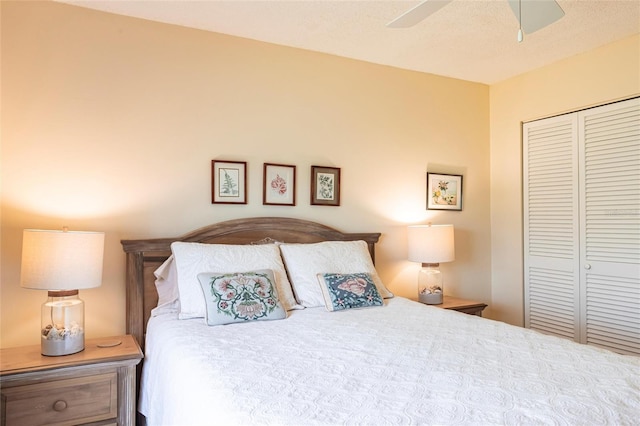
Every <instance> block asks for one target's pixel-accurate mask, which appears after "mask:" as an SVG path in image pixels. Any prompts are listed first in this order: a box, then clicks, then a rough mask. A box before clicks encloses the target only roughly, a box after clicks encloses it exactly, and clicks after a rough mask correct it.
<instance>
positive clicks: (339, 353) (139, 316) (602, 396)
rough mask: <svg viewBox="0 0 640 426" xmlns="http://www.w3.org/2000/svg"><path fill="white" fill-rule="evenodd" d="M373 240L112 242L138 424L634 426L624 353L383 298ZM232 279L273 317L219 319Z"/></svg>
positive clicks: (244, 226)
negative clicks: (132, 354) (141, 355)
mask: <svg viewBox="0 0 640 426" xmlns="http://www.w3.org/2000/svg"><path fill="white" fill-rule="evenodd" d="M379 237H380V234H379V233H343V232H340V231H338V230H336V229H332V228H329V227H326V226H324V225H321V224H318V223H314V222H309V221H305V220H299V219H289V218H252V219H239V220H232V221H227V222H221V223H218V224H214V225H211V226H209V227H206V228H202V229H199V230H197V231H194V232H192V233H189V234H187V235H184V236H182V237H178V238H164V239H150V240H126V241H122V244H123V248H124V251H125V252H126V256H127V331H128V333H130V334H133V335H134V336H135V337H136V339H137V340H138V342H140V343H141V345H143V346H144V352H145V360H144V363H143V366H142V371H141V378H140V391H139V393H140V397H139V407H138V409H139V411H140V413H141V414H142V415H143V416H144V418H145V419H146V423H147V424H150V425H198V424H202V425H210V424H225V425H227V424H229V425H231V424H239V425H249V424H251V425H259V424H273V425H327V424H330V425H334V424H376V425H377V424H425V425H427V424H438V425H448V424H474V425H477V424H496V425H497V424H514V425H515V424H518V425H520V424H560V425H562V424H566V425H576V424H598V425H602V424H612V425H626V424H628V425H631V424H638V422H639V420H638V419H639V413H640V359H638V358H637V357H633V356H625V355H620V354H616V353H613V352H609V351H607V350H604V349H599V348H595V347H591V346H586V345H580V344H577V343H574V342H571V341H568V340H564V339H560V338H557V337H554V336H547V335H543V334H540V333H537V332H535V331H532V330H527V329H523V328H520V327H515V326H511V325H508V324H504V323H501V322H498V321H492V320H489V319H485V318H480V317H477V316H472V315H466V314H463V313H459V312H456V311H449V310H444V309H440V308H437V307H434V306H427V305H422V304H420V303H417V302H414V301H411V300H408V299H405V298H402V297H397V296H395V297H394V296H393V295H392V294H391V293H390V292H389V291H388V289H386V287H385V286H384V283H382V282H381V280H380V278H379V276H377V273H376V271H375V267H374V266H373V262H374V260H375V244H376V243H377V241H378V239H379ZM185 253H186V254H185ZM229 253H231V254H229ZM237 253H242V254H241V255H239V256H240V257H234V256H236V254H237ZM246 253H251V255H247V254H246ZM256 253H257V254H258V255H259V256H263V255H264V257H265V258H266V257H270V256H272V254H273V253H279V254H280V257H279V259H280V260H281V263H282V265H280V263H278V259H275V260H273V259H272V260H273V262H275V263H273V262H272V263H268V262H267V264H266V266H268V268H264V266H265V264H264V262H263V261H262V257H260V259H256V257H255V256H254V254H256ZM363 253H365V254H366V256H367V259H366V260H364V259H363V256H364V254H363ZM252 256H253V257H252ZM276 257H277V256H276ZM225 262H227V264H226V265H227V266H224V265H225ZM367 262H368V263H367ZM246 263H248V265H249V266H251V268H249V266H247V265H246ZM254 263H255V266H254ZM240 264H242V267H241V266H238V267H237V268H235V269H236V270H230V269H234V268H232V267H230V266H228V265H240ZM167 265H173V266H172V268H171V269H169V267H168V266H167ZM194 265H195V266H194ZM327 265H331V266H327ZM280 266H284V268H285V272H284V273H285V276H286V279H287V280H288V284H289V285H290V286H291V289H289V290H287V289H286V288H283V287H282V282H281V281H279V280H280V278H281V277H280V275H279V274H281V273H282V272H281V271H280V269H279V268H280ZM247 268H249V269H251V271H249V269H247ZM210 269H226V270H210ZM239 269H243V270H242V271H240V270H239ZM245 269H246V270H245ZM169 271H172V272H171V273H170V272H169ZM198 271H199V272H200V273H198V274H196V272H198ZM318 271H321V273H318ZM363 271H364V272H363ZM267 272H269V274H270V275H265V274H267ZM229 273H231V274H236V273H238V274H239V275H237V276H239V277H240V278H237V276H236V275H233V277H232V278H229V277H228V275H229ZM247 274H249V275H247ZM251 274H254V275H251ZM193 275H197V276H198V278H197V279H196V278H195V277H194V276H193ZM247 277H249V278H247ZM256 277H257V278H256ZM279 277H280V278H279ZM263 278H264V280H263ZM251 279H253V280H254V281H251ZM163 280H164V281H166V282H164V281H163ZM181 280H182V281H181ZM220 280H221V281H220ZM234 280H236V281H234ZM241 280H245V281H241ZM246 280H249V281H246ZM305 280H309V281H308V282H307V281H305ZM176 281H177V284H176V283H175V282H176ZM311 281H313V285H312V286H311ZM167 282H172V283H173V284H172V285H171V290H168V289H167V287H166V286H167ZM238 282H251V283H254V284H255V283H261V285H259V286H257V287H255V288H259V289H260V291H263V290H264V289H265V288H267V289H270V290H273V291H274V292H275V293H274V294H276V293H277V295H278V298H279V300H280V301H281V303H279V308H278V309H276V307H269V308H273V310H272V311H269V312H271V313H273V312H279V313H278V315H276V316H273V317H270V318H269V317H260V318H257V317H256V318H253V319H254V320H243V319H242V318H241V319H237V318H235V317H234V319H233V321H232V320H231V319H229V318H230V317H229V315H228V313H227V312H222V311H224V310H225V309H226V308H225V309H221V308H220V306H227V303H226V302H227V301H226V300H222V298H223V297H226V296H225V294H226V293H224V291H229V289H230V288H235V287H233V286H230V284H229V283H238ZM214 283H223V285H222V286H221V287H220V288H223V289H224V291H223V292H222V293H220V294H219V293H216V292H215V291H214V288H218V287H215V286H214ZM264 283H267V284H265V285H262V284H264ZM338 283H339V285H338ZM198 284H199V286H198ZM271 284H273V285H271ZM358 286H360V287H358ZM175 287H177V289H176V288H175ZM196 288H197V290H198V291H197V292H191V293H190V291H191V290H194V289H196ZM337 288H341V289H343V290H340V291H343V292H342V293H336V291H337V290H336V289H337ZM181 290H182V291H181ZM209 290H210V291H209ZM365 290H366V291H365ZM159 293H160V294H159ZM231 293H233V292H231ZM231 293H230V294H231ZM352 293H353V294H357V295H359V296H360V298H359V299H358V300H355V299H354V300H355V301H351V299H348V298H347V297H346V296H345V297H343V296H344V295H345V294H349V295H351V294H352ZM221 294H222V296H221ZM265 294H266V293H265ZM183 296H184V298H183ZM231 296H234V297H236V299H233V300H241V299H240V298H239V296H238V294H231ZM231 296H230V297H231ZM267 296H268V294H267V295H266V296H265V298H264V299H263V300H265V301H266V300H273V298H269V297H267ZM365 296H366V297H365ZM176 298H177V299H178V300H176ZM203 298H204V301H203V300H202V299H203ZM214 299H215V300H214ZM248 299H250V297H249V296H247V297H245V299H243V300H244V302H246V301H247V300H248ZM356 299H357V298H356ZM229 300H231V299H229ZM212 301H215V303H213V302H212ZM198 303H200V305H198ZM220 303H224V305H221V304H220ZM234 303H235V302H234ZM238 303H240V302H238ZM265 303H266V302H265ZM203 306H204V308H203ZM237 306H239V305H237ZM254 306H255V305H254ZM264 306H267V304H265V305H264ZM203 309H204V311H203ZM261 309H262V308H261ZM265 309H266V308H265ZM283 311H284V315H282V312H283ZM203 312H204V313H203ZM221 312H222V313H221ZM237 312H241V313H243V312H244V313H246V312H245V311H242V310H240V309H238V310H237ZM237 312H236V311H234V315H236V314H237ZM255 312H256V311H255V310H251V311H249V313H250V314H251V315H257V314H255ZM259 312H261V314H263V313H264V312H266V310H262V311H259ZM224 315H227V316H226V317H225V316H224ZM270 315H271V314H270ZM221 317H222V320H220V318H221ZM225 318H227V319H225ZM245 319H246V318H245ZM219 321H222V323H220V322H219Z"/></svg>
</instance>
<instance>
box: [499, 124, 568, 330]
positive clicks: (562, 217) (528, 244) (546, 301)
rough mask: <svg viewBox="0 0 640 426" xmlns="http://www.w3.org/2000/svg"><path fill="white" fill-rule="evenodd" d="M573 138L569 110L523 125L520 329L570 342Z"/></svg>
mask: <svg viewBox="0 0 640 426" xmlns="http://www.w3.org/2000/svg"><path fill="white" fill-rule="evenodd" d="M576 140H577V117H576V115H575V114H571V115H563V116H558V117H553V118H549V119H545V120H539V121H534V122H530V123H526V124H524V126H523V169H524V170H523V171H524V173H523V186H524V187H523V194H524V200H523V201H524V206H523V208H524V268H525V270H524V284H525V297H524V298H525V327H528V328H532V329H535V330H538V331H541V332H544V333H548V334H554V335H557V336H561V337H566V338H570V339H573V340H578V339H579V337H580V333H579V329H578V324H579V315H580V309H579V287H578V282H579V273H580V270H579V246H578V244H579V241H578V232H579V221H578V211H579V208H578V185H577V184H576V182H577V180H578V170H577V163H578V152H577V151H578V150H577V144H576ZM504 196H508V195H507V194H504Z"/></svg>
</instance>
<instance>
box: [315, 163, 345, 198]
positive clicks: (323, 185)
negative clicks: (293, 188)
mask: <svg viewBox="0 0 640 426" xmlns="http://www.w3.org/2000/svg"><path fill="white" fill-rule="evenodd" d="M311 205H314V206H339V205H340V169H339V168H337V167H325V166H311Z"/></svg>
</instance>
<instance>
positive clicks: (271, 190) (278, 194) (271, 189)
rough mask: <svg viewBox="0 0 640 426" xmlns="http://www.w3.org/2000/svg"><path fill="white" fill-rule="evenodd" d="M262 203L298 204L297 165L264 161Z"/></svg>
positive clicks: (276, 204)
mask: <svg viewBox="0 0 640 426" xmlns="http://www.w3.org/2000/svg"><path fill="white" fill-rule="evenodd" d="M263 175H264V181H263V187H262V204H265V205H275V206H295V205H296V166H289V165H287V164H271V163H264V174H263Z"/></svg>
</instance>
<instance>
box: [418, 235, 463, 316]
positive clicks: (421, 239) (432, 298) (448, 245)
mask: <svg viewBox="0 0 640 426" xmlns="http://www.w3.org/2000/svg"><path fill="white" fill-rule="evenodd" d="M408 245H409V260H410V261H412V262H420V263H422V268H420V271H419V272H418V300H419V301H420V302H422V303H426V304H428V305H439V304H441V303H442V301H443V289H444V287H443V279H442V273H441V272H440V263H442V262H451V261H452V260H454V259H455V249H454V242H453V225H431V224H429V225H415V226H409V232H408Z"/></svg>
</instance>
